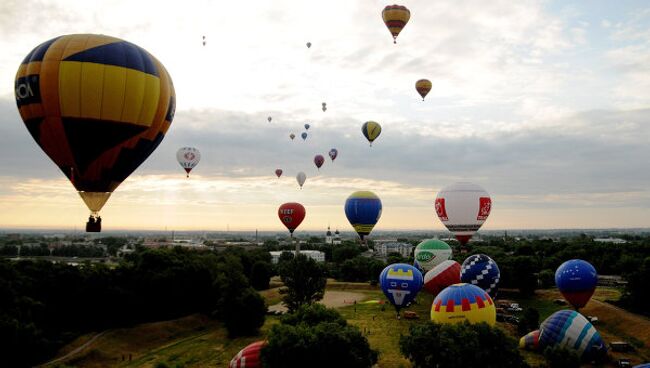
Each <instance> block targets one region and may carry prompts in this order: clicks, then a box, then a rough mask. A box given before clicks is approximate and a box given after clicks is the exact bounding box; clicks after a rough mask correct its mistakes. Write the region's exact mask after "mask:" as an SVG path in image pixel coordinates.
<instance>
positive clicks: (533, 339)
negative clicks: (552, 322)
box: [519, 330, 539, 350]
mask: <svg viewBox="0 0 650 368" xmlns="http://www.w3.org/2000/svg"><path fill="white" fill-rule="evenodd" d="M519 349H526V350H537V349H539V330H535V331H531V332H529V333H527V334H526V335H524V336H522V337H521V339H519Z"/></svg>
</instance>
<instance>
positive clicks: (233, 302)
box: [221, 287, 266, 337]
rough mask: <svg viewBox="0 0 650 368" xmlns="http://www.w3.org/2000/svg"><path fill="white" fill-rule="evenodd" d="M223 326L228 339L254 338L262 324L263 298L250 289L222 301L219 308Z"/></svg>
mask: <svg viewBox="0 0 650 368" xmlns="http://www.w3.org/2000/svg"><path fill="white" fill-rule="evenodd" d="M221 308H222V311H221V316H222V320H223V324H224V325H225V326H226V329H227V330H228V336H229V337H237V336H254V335H257V334H258V332H259V329H260V327H262V325H263V324H264V318H265V315H266V304H265V302H264V298H263V297H262V296H261V295H260V294H259V293H257V292H256V291H255V290H253V289H252V288H250V287H249V288H246V289H244V290H243V291H242V292H241V293H240V294H239V295H236V296H231V298H230V299H228V300H224V304H223V305H222V306H221Z"/></svg>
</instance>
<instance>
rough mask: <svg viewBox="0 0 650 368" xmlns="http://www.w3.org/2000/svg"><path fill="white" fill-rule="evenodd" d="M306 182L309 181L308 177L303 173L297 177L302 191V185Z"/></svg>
mask: <svg viewBox="0 0 650 368" xmlns="http://www.w3.org/2000/svg"><path fill="white" fill-rule="evenodd" d="M305 180H307V175H305V173H304V172H302V171H301V172H299V173H298V174H297V175H296V181H298V185H300V189H302V185H303V184H305Z"/></svg>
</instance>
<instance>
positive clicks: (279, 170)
mask: <svg viewBox="0 0 650 368" xmlns="http://www.w3.org/2000/svg"><path fill="white" fill-rule="evenodd" d="M275 175H277V176H278V178H279V177H280V176H282V169H275Z"/></svg>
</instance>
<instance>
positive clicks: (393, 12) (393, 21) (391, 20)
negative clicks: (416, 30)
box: [381, 5, 411, 43]
mask: <svg viewBox="0 0 650 368" xmlns="http://www.w3.org/2000/svg"><path fill="white" fill-rule="evenodd" d="M381 17H382V18H383V19H384V24H386V27H388V30H389V31H390V34H392V35H393V43H397V36H398V35H399V33H400V32H402V29H403V28H404V26H406V23H408V21H409V19H410V18H411V12H410V11H409V10H408V9H407V8H406V7H405V6H402V5H388V6H387V7H385V8H384V10H383V11H382V12H381Z"/></svg>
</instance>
